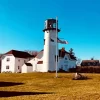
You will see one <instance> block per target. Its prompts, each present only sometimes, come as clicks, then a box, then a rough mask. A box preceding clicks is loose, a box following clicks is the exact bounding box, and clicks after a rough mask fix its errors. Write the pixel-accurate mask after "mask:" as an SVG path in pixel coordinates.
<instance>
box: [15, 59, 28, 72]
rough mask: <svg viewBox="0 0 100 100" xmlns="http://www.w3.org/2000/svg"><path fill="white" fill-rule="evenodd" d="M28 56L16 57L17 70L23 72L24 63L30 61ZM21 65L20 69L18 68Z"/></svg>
mask: <svg viewBox="0 0 100 100" xmlns="http://www.w3.org/2000/svg"><path fill="white" fill-rule="evenodd" d="M28 60H29V59H28V58H27V59H25V58H15V72H21V69H22V68H21V67H22V66H23V65H24V63H26V62H28ZM18 66H19V69H18Z"/></svg>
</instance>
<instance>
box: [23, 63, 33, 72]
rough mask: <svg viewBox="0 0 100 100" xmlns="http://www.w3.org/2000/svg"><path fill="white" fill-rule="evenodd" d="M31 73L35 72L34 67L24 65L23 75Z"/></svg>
mask: <svg viewBox="0 0 100 100" xmlns="http://www.w3.org/2000/svg"><path fill="white" fill-rule="evenodd" d="M30 72H33V67H32V66H27V65H26V64H24V65H23V66H22V73H30Z"/></svg>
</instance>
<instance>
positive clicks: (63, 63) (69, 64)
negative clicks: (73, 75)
mask: <svg viewBox="0 0 100 100" xmlns="http://www.w3.org/2000/svg"><path fill="white" fill-rule="evenodd" d="M65 58H66V59H65ZM75 67H76V60H72V59H70V56H69V55H68V54H66V55H65V57H64V58H60V59H59V65H58V70H59V68H62V69H63V70H65V71H68V70H69V68H75Z"/></svg>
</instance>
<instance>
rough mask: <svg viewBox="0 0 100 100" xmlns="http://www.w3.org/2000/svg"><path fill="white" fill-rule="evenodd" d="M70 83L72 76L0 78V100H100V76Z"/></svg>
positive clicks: (39, 75)
mask: <svg viewBox="0 0 100 100" xmlns="http://www.w3.org/2000/svg"><path fill="white" fill-rule="evenodd" d="M85 75H86V76H88V77H89V78H90V79H88V80H72V77H73V73H58V78H55V73H30V74H8V73H6V74H0V100H100V74H85Z"/></svg>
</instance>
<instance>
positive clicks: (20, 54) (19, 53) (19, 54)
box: [5, 50, 34, 58]
mask: <svg viewBox="0 0 100 100" xmlns="http://www.w3.org/2000/svg"><path fill="white" fill-rule="evenodd" d="M6 54H13V55H14V57H18V58H31V57H34V56H32V55H30V54H29V53H27V52H24V51H17V50H11V51H9V52H7V53H5V55H6Z"/></svg>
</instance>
